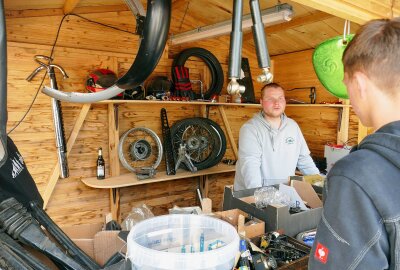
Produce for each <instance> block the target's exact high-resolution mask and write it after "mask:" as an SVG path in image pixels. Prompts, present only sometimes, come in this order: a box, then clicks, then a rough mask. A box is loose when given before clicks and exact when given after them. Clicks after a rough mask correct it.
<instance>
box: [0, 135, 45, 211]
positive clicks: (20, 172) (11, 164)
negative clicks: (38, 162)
mask: <svg viewBox="0 0 400 270" xmlns="http://www.w3.org/2000/svg"><path fill="white" fill-rule="evenodd" d="M7 154H8V157H7V159H6V162H5V163H4V165H3V166H1V167H0V202H2V201H4V200H5V199H8V198H10V197H14V198H15V199H17V200H18V201H19V202H20V203H22V204H23V205H24V206H25V207H28V203H29V202H30V201H33V200H35V201H37V202H38V203H39V205H40V206H42V205H43V199H42V197H41V196H40V193H39V191H38V189H37V187H36V184H35V181H34V180H33V178H32V176H31V174H30V173H29V171H28V168H27V167H26V165H25V162H24V159H23V158H22V156H21V154H20V153H19V152H18V149H17V147H16V145H15V144H14V142H13V141H12V140H11V138H10V137H7Z"/></svg>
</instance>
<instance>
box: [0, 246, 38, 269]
mask: <svg viewBox="0 0 400 270" xmlns="http://www.w3.org/2000/svg"><path fill="white" fill-rule="evenodd" d="M0 269H2V270H35V269H34V268H32V267H31V266H30V265H29V264H28V263H27V262H26V261H24V259H23V258H21V257H19V256H18V254H16V253H15V252H14V251H12V249H10V247H9V246H8V245H6V244H5V243H3V242H2V241H0Z"/></svg>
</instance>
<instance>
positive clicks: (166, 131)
mask: <svg viewBox="0 0 400 270" xmlns="http://www.w3.org/2000/svg"><path fill="white" fill-rule="evenodd" d="M161 129H162V135H163V140H164V150H165V151H164V155H165V169H166V171H167V175H175V174H176V171H175V159H174V146H173V145H172V138H171V130H170V128H169V124H168V117H167V111H166V110H165V108H162V109H161Z"/></svg>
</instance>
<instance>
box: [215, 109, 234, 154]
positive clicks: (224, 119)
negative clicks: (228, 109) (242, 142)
mask: <svg viewBox="0 0 400 270" xmlns="http://www.w3.org/2000/svg"><path fill="white" fill-rule="evenodd" d="M218 110H219V113H220V114H221V117H222V121H223V122H224V125H225V129H226V133H228V140H229V143H230V145H231V148H232V151H233V154H234V156H235V159H238V148H237V145H236V142H235V138H234V137H233V133H232V129H231V126H230V124H229V122H228V118H227V117H226V113H225V109H224V107H223V106H218Z"/></svg>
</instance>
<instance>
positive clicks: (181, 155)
mask: <svg viewBox="0 0 400 270" xmlns="http://www.w3.org/2000/svg"><path fill="white" fill-rule="evenodd" d="M181 163H183V164H185V165H186V167H187V168H188V169H189V170H190V171H191V172H197V168H196V167H195V166H194V165H193V163H192V160H191V159H190V156H189V154H188V153H187V152H186V143H181V144H180V145H179V149H178V160H177V161H176V164H175V171H176V170H178V168H179V165H181Z"/></svg>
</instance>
